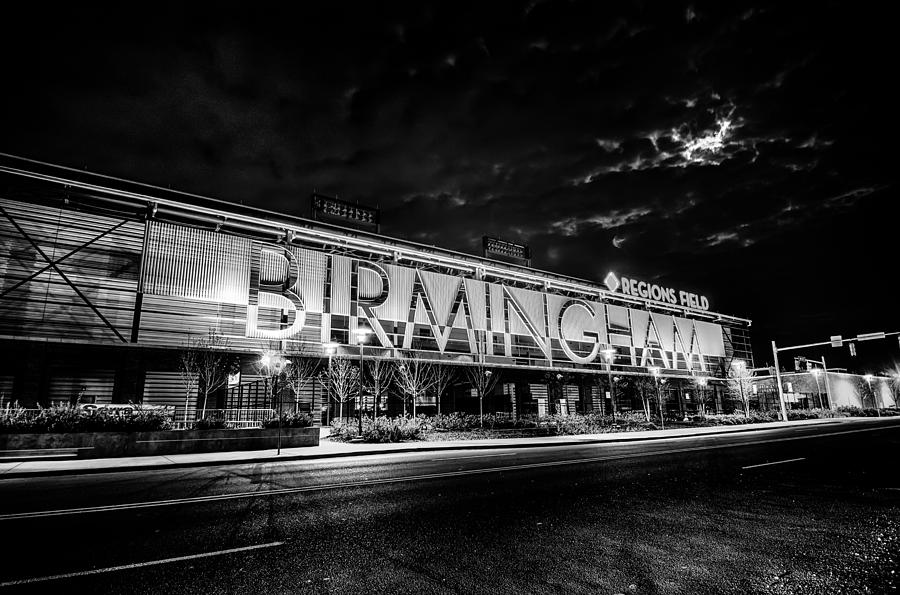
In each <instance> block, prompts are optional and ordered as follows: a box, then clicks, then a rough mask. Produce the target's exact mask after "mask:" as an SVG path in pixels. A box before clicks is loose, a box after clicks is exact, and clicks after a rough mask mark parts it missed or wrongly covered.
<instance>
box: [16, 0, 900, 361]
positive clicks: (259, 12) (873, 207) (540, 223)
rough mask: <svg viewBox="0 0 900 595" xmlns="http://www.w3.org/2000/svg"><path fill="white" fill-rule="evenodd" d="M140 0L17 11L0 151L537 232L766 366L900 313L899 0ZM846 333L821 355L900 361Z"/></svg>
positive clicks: (522, 237) (551, 253) (447, 240)
mask: <svg viewBox="0 0 900 595" xmlns="http://www.w3.org/2000/svg"><path fill="white" fill-rule="evenodd" d="M324 4H327V7H326V6H324ZM722 4H727V6H723V5H722ZM308 5H309V6H308ZM136 6H139V5H128V6H127V11H126V12H116V11H115V10H113V11H110V10H100V9H91V8H84V7H80V6H79V8H78V9H77V10H75V9H71V8H66V9H63V10H64V12H60V9H58V8H56V7H53V8H51V7H50V6H49V5H48V6H39V7H38V8H39V10H38V11H36V12H33V13H28V12H26V11H20V12H19V13H17V14H15V15H7V16H6V17H5V18H4V20H3V24H2V25H0V28H2V36H0V50H2V55H3V75H2V76H3V84H2V94H0V95H2V100H0V101H2V103H3V109H2V116H0V118H2V120H0V122H2V131H3V132H2V135H0V152H4V153H11V154H15V155H20V156H23V157H28V158H32V159H37V160H41V161H48V162H52V163H57V164H60V165H66V166H70V167H76V168H79V169H87V170H88V171H93V172H97V173H103V174H109V175H114V176H119V177H123V178H128V179H132V180H136V181H140V182H145V183H149V184H154V185H158V186H162V187H170V188H173V189H177V190H183V191H187V192H193V193H197V194H203V195H207V196H212V197H215V198H220V199H223V200H228V201H233V202H239V201H240V202H243V203H244V204H247V205H253V206H258V207H263V208H266V209H271V210H275V211H279V212H283V213H289V214H293V215H300V216H308V214H309V195H310V193H311V192H312V191H313V189H315V190H317V191H319V192H321V193H323V194H329V195H332V196H334V195H336V196H339V197H340V198H343V199H346V200H351V201H356V200H358V201H360V202H361V203H364V204H370V205H378V206H380V207H381V209H382V210H383V225H382V232H383V233H384V234H386V235H389V236H394V237H399V238H406V239H410V240H414V241H418V242H423V243H426V244H434V245H437V246H442V247H447V248H451V249H455V250H460V251H464V252H469V253H472V254H479V253H480V247H481V236H482V235H485V234H488V235H494V236H499V237H502V238H503V239H507V240H511V241H516V242H522V243H526V244H528V245H529V246H530V247H531V249H532V253H533V257H534V258H533V261H534V262H533V264H534V266H535V267H537V268H541V269H547V270H551V271H555V272H559V273H564V274H568V275H572V276H575V277H580V278H585V279H592V280H595V281H598V282H599V281H601V280H602V279H603V277H604V276H605V275H606V273H607V271H610V270H614V271H616V272H617V273H619V274H622V275H626V276H632V277H636V278H641V279H645V280H648V281H653V282H655V283H659V284H662V285H665V286H670V287H674V288H676V289H684V290H687V291H694V292H696V293H700V294H704V295H706V296H708V297H709V301H710V304H711V309H712V310H714V311H718V312H723V313H727V314H732V315H736V316H741V317H746V318H750V319H752V320H753V327H752V333H753V339H754V347H755V353H756V360H757V361H756V363H757V365H766V364H768V363H770V362H771V350H770V349H769V341H771V340H772V339H775V340H777V341H778V342H779V343H780V344H796V343H806V342H811V341H821V340H827V339H828V337H829V335H832V334H839V333H840V334H844V335H845V336H852V335H855V334H857V333H862V332H871V331H900V316H898V312H897V308H896V303H895V302H896V298H895V295H896V293H895V290H894V289H893V287H894V285H895V282H894V277H895V272H896V266H895V264H894V261H895V259H896V245H897V241H896V237H897V236H896V235H895V231H894V229H895V226H896V215H897V211H898V209H897V208H896V207H895V204H896V195H897V170H898V164H897V159H896V155H897V151H896V149H895V144H896V142H897V140H896V139H897V138H898V135H897V115H896V112H897V95H896V93H895V92H894V91H892V90H891V89H892V86H893V83H895V80H894V79H896V77H897V72H898V67H897V63H896V57H897V47H896V43H895V41H894V39H895V37H896V25H895V22H894V20H893V19H892V18H890V17H889V15H888V14H887V13H879V12H872V11H874V10H887V9H880V8H875V4H874V3H873V4H872V5H871V6H870V5H867V4H866V3H859V2H854V3H844V4H840V3H834V2H816V3H803V4H798V3H794V4H791V5H790V6H788V5H787V3H777V4H772V5H759V4H757V5H749V4H748V5H739V4H736V3H709V4H708V5H704V4H698V3H692V4H685V3H677V2H665V3H659V4H658V6H657V5H655V4H651V3H644V2H631V3H629V2H598V1H585V2H570V1H563V0H558V1H540V0H532V1H530V2H525V3H506V2H502V3H501V2H476V3H472V4H466V3H462V2H452V3H451V2H447V3H432V2H427V1H425V2H412V3H409V4H400V3H380V2H368V3H360V4H355V3H339V2H329V3H316V5H313V3H289V6H290V10H289V11H287V10H286V9H276V8H273V7H266V6H265V5H264V4H260V3H257V4H254V5H252V6H253V9H252V10H250V9H248V8H247V7H243V8H223V7H225V5H223V4H214V5H209V6H206V7H204V8H202V9H201V8H196V7H195V8H193V9H192V12H185V11H184V9H178V10H175V9H166V8H162V7H161V5H159V4H155V3H154V4H145V5H140V6H142V8H135V7H136ZM279 10H285V11H284V12H279ZM69 11H71V12H69ZM846 351H847V349H846V348H843V349H831V350H828V351H825V352H824V353H825V354H826V357H828V358H829V360H830V361H829V364H833V365H842V366H850V367H853V368H858V369H860V370H863V368H865V370H863V371H873V372H881V371H882V370H883V369H884V368H883V365H885V364H886V363H887V362H888V361H890V360H894V359H897V360H900V347H898V344H897V341H896V340H890V341H880V342H879V341H876V342H871V343H866V344H863V345H861V346H860V357H859V358H855V359H851V358H849V357H848V356H847V354H846ZM808 354H809V355H812V354H813V352H809V353H808ZM789 359H791V357H790V356H789ZM876 361H877V362H878V364H877V365H878V366H882V367H881V368H879V367H872V366H875V365H876V364H875V363H874V362H876ZM791 364H792V361H791ZM789 367H790V366H789Z"/></svg>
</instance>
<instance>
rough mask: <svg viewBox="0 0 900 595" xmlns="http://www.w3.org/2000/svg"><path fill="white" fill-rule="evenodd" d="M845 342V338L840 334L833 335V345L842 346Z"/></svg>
mask: <svg viewBox="0 0 900 595" xmlns="http://www.w3.org/2000/svg"><path fill="white" fill-rule="evenodd" d="M843 344H844V340H843V338H842V337H841V336H840V335H831V346H832V347H840V346H841V345H843Z"/></svg>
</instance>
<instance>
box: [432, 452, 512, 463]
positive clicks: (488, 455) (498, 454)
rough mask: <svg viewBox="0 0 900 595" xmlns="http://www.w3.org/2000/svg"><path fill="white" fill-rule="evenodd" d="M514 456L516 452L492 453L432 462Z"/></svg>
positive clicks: (446, 458) (447, 458)
mask: <svg viewBox="0 0 900 595" xmlns="http://www.w3.org/2000/svg"><path fill="white" fill-rule="evenodd" d="M514 454H517V453H514V452H495V453H490V454H486V455H471V456H468V457H445V458H443V459H431V460H432V461H459V460H462V459H483V458H484V457H499V456H504V457H508V456H510V455H514Z"/></svg>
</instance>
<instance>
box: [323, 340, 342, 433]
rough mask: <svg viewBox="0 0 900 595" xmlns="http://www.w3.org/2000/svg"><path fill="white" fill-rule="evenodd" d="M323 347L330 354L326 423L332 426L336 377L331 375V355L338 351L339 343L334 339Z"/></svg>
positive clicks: (326, 387)
mask: <svg viewBox="0 0 900 595" xmlns="http://www.w3.org/2000/svg"><path fill="white" fill-rule="evenodd" d="M322 347H323V348H324V349H325V353H326V354H328V384H327V385H326V386H325V390H327V391H328V394H327V395H326V398H327V399H326V404H325V425H327V426H330V425H331V399H332V395H331V389H332V385H333V384H334V379H333V378H332V376H331V374H332V372H331V356H332V355H334V353H335V352H336V351H337V348H338V344H337V343H335V342H334V341H329V342H327V343H323V344H322ZM320 421H321V418H320Z"/></svg>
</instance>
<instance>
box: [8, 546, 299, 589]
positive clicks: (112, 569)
mask: <svg viewBox="0 0 900 595" xmlns="http://www.w3.org/2000/svg"><path fill="white" fill-rule="evenodd" d="M283 544H284V542H283V541H273V542H272V543H263V544H260V545H248V546H246V547H236V548H232V549H230V550H219V551H218V552H207V553H205V554H193V555H190V556H178V557H177V558H166V559H164V560H151V561H149V562H135V563H134V564H123V565H122V566H110V567H108V568H95V569H93V570H82V571H79V572H67V573H65V574H53V575H50V576H36V577H34V578H23V579H19V580H15V581H8V582H5V583H0V587H13V586H16V585H27V584H30V583H42V582H45V581H55V580H58V579H61V578H74V577H78V576H88V575H91V574H103V573H105V572H117V571H119V570H131V569H133V568H144V567H145V566H157V565H159V564H171V563H173V562H183V561H185V560H196V559H197V558H212V557H213V556H224V555H227V554H235V553H237V552H247V551H250V550H258V549H262V548H267V547H277V546H279V545H283Z"/></svg>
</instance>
